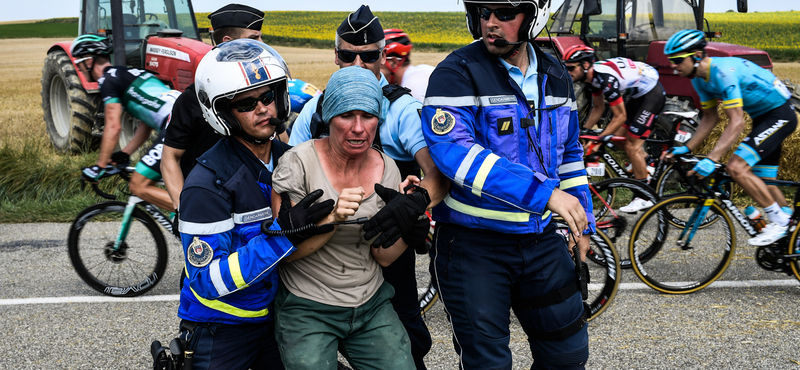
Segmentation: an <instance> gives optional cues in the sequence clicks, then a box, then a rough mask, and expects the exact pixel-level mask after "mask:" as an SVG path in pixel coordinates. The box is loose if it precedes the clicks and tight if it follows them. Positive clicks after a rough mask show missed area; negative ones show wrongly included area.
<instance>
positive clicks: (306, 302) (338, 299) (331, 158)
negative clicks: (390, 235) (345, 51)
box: [272, 67, 415, 370]
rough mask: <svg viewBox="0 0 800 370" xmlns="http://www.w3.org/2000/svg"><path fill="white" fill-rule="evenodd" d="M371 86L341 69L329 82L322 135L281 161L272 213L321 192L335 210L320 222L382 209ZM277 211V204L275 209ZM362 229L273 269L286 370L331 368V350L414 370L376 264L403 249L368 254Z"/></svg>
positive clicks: (319, 242)
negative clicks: (277, 272)
mask: <svg viewBox="0 0 800 370" xmlns="http://www.w3.org/2000/svg"><path fill="white" fill-rule="evenodd" d="M388 105H389V101H388V100H387V99H386V98H384V96H383V93H382V91H381V88H380V85H379V83H378V80H377V79H375V76H374V75H373V74H372V73H370V72H369V71H367V70H365V69H362V68H358V67H348V68H343V69H340V70H338V71H336V72H335V73H334V74H333V75H332V76H331V79H330V81H329V82H328V86H327V88H326V90H325V99H324V101H323V105H322V119H323V121H324V122H325V123H326V124H328V125H329V128H330V137H327V138H322V139H318V140H312V141H307V142H304V143H302V144H300V145H298V146H297V147H295V148H293V149H292V150H290V151H288V152H287V153H286V154H284V156H283V157H282V158H281V161H280V162H279V164H278V167H277V168H276V169H275V173H274V174H273V177H272V181H273V192H274V193H273V205H272V206H273V209H276V210H277V209H280V207H281V203H284V202H291V204H295V203H296V202H299V201H300V200H301V199H303V197H305V196H306V195H307V194H308V193H310V192H312V191H314V190H316V189H322V190H323V191H324V196H323V197H322V198H320V199H319V200H318V201H317V202H322V201H325V200H326V199H334V200H336V207H335V209H334V211H333V212H332V213H331V214H330V215H329V216H328V218H327V219H325V220H322V221H321V222H320V223H319V224H323V223H330V222H341V221H345V220H357V219H359V218H369V217H372V216H373V215H375V214H376V213H377V212H378V210H379V209H380V208H382V207H384V206H385V202H384V201H383V200H382V199H381V198H382V197H380V196H379V194H378V193H376V192H375V191H373V189H376V188H377V189H380V190H381V191H383V189H382V188H381V187H380V186H377V185H376V184H380V185H382V186H383V187H385V188H389V189H391V188H396V187H397V186H398V184H400V181H401V178H400V172H399V170H398V169H397V166H396V165H395V163H394V161H393V160H392V159H391V158H389V157H387V156H386V155H384V154H383V153H381V152H379V151H377V150H375V149H373V148H371V144H372V142H373V140H374V138H375V135H376V132H377V130H378V126H379V124H380V121H381V120H382V117H385V112H386V110H387V109H388ZM284 207H285V205H284ZM370 244H371V240H367V239H365V238H364V231H363V230H362V229H361V225H358V224H355V225H353V224H350V225H338V226H336V229H335V230H334V231H333V232H330V233H327V234H323V235H318V236H315V237H312V238H310V239H308V240H307V241H305V242H303V243H301V244H300V245H297V246H296V247H297V251H296V252H294V253H293V254H291V255H290V256H289V257H287V258H286V259H284V262H283V263H282V264H281V266H280V278H281V279H280V280H281V286H280V288H279V290H278V295H277V297H276V299H275V309H276V319H275V321H276V339H277V341H278V344H279V346H280V350H281V358H282V359H283V362H284V365H285V366H286V368H287V369H289V370H293V369H313V370H317V369H326V368H327V369H336V366H337V365H336V364H337V361H336V357H337V355H336V352H337V349H338V350H339V351H340V352H341V353H342V354H343V355H344V356H345V357H346V358H347V359H348V361H349V362H350V363H351V364H352V365H353V366H355V367H356V368H358V369H414V368H415V367H414V362H413V359H412V357H411V348H410V343H409V339H408V336H407V334H406V331H405V329H404V328H403V326H402V324H401V322H400V320H399V318H398V316H397V314H396V313H395V311H394V310H393V309H392V306H391V304H390V302H389V299H390V298H392V296H393V295H394V289H393V288H392V286H391V285H389V284H388V283H386V282H384V280H383V276H382V275H381V269H380V266H388V265H389V264H391V263H392V262H393V261H394V260H395V259H396V258H397V257H398V256H400V254H402V252H403V251H404V250H405V249H406V247H407V244H406V242H405V241H403V239H400V240H398V241H397V242H396V243H395V244H394V245H392V246H390V247H388V248H371V247H370Z"/></svg>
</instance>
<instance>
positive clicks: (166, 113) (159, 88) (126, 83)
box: [70, 34, 181, 209]
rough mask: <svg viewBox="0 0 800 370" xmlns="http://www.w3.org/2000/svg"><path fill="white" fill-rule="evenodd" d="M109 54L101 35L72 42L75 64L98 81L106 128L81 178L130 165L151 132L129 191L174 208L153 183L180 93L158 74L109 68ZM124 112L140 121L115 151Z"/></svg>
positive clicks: (93, 177)
mask: <svg viewBox="0 0 800 370" xmlns="http://www.w3.org/2000/svg"><path fill="white" fill-rule="evenodd" d="M112 52H113V47H112V45H111V41H110V40H109V39H108V38H107V37H105V36H99V35H92V34H87V35H81V36H78V38H76V39H75V41H73V42H72V47H71V48H70V54H71V55H72V56H73V57H75V58H78V59H77V60H76V61H75V65H76V66H78V70H80V72H81V73H82V74H83V75H84V76H86V78H87V79H88V80H89V81H96V82H97V83H98V84H99V85H100V97H101V98H102V100H103V104H104V112H105V126H104V129H103V139H102V141H101V142H100V155H99V156H98V158H97V163H96V164H95V165H94V166H91V167H84V168H83V171H82V176H83V177H84V178H86V179H87V180H89V181H97V180H98V179H99V178H100V177H101V176H102V175H103V174H104V173H105V167H106V166H107V165H108V164H109V163H110V162H113V163H117V164H122V163H128V162H130V154H131V153H133V152H134V151H136V150H137V149H139V147H140V146H141V145H142V144H143V143H144V142H145V141H146V140H147V138H148V137H149V136H150V132H152V130H156V131H157V132H159V133H160V134H159V137H158V138H157V139H156V140H155V141H154V142H153V145H152V146H151V147H150V148H149V149H148V150H147V152H146V153H145V155H144V156H143V157H142V159H141V160H140V161H139V163H137V164H136V172H135V173H134V174H133V176H132V177H131V181H130V190H131V193H133V194H136V196H138V197H140V198H142V199H143V200H145V201H147V202H149V203H152V204H155V205H157V206H159V207H161V208H164V209H173V208H172V202H170V199H169V195H168V194H167V192H166V191H165V190H164V189H161V188H158V187H156V186H155V184H156V182H157V181H159V180H160V179H161V169H160V162H161V148H162V146H163V144H162V142H163V140H164V129H165V128H166V127H167V125H168V124H169V117H170V113H171V112H172V105H173V104H174V103H175V99H177V98H178V96H180V94H181V93H180V92H179V91H176V90H171V89H170V88H168V87H167V86H166V85H164V83H162V82H161V81H160V80H159V79H158V78H157V77H156V76H154V75H153V74H152V73H150V72H147V71H145V70H141V69H136V68H128V67H124V66H112V65H111V59H110V56H111V54H112ZM123 110H124V111H127V112H128V113H130V114H131V115H132V116H133V117H135V118H137V119H139V120H140V121H142V122H143V123H144V125H142V126H139V128H138V129H137V130H136V133H135V134H134V137H133V139H131V141H130V142H128V144H127V145H125V147H124V148H122V150H121V151H118V152H114V153H112V152H113V151H114V147H116V146H117V141H118V140H119V134H120V131H122V112H123Z"/></svg>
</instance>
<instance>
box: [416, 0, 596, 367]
mask: <svg viewBox="0 0 800 370" xmlns="http://www.w3.org/2000/svg"><path fill="white" fill-rule="evenodd" d="M464 6H465V9H466V15H467V24H468V27H469V30H470V32H471V33H472V36H473V37H474V38H475V39H479V40H478V41H477V42H474V43H472V44H470V45H468V46H465V47H463V48H461V49H459V50H456V51H454V52H453V53H451V54H450V55H449V56H448V57H447V58H446V59H445V60H444V61H442V62H441V63H439V65H438V66H437V67H436V69H435V70H434V72H433V74H432V75H431V80H430V83H429V84H428V91H427V93H426V95H425V106H424V107H423V110H422V123H423V125H422V129H423V133H424V135H425V139H426V141H427V142H428V147H429V148H430V153H431V157H432V158H433V160H434V162H435V163H436V166H437V167H439V169H440V170H441V171H442V172H443V173H444V174H445V176H447V177H448V178H450V179H452V186H451V188H450V192H449V194H448V195H447V197H445V199H444V201H443V202H442V203H440V204H439V205H438V206H437V207H435V208H434V209H433V217H434V220H435V221H436V222H437V224H436V235H435V236H434V238H435V239H436V243H435V245H434V249H433V250H432V251H431V259H432V260H433V265H432V267H431V270H432V271H431V276H433V277H434V280H435V283H436V284H437V285H438V288H439V291H440V292H441V301H442V303H443V304H444V306H445V309H446V310H447V312H448V314H449V318H450V320H451V324H452V329H453V337H454V340H453V343H454V346H455V349H456V352H458V354H459V361H460V362H461V363H460V365H461V367H462V368H464V369H510V368H511V364H512V359H511V351H510V350H509V348H508V343H509V338H510V333H509V309H513V311H514V313H515V315H516V316H517V318H518V319H519V322H520V324H521V326H522V328H523V329H524V330H525V333H526V334H527V336H528V341H529V343H530V349H531V352H532V356H533V360H534V362H533V367H532V368H533V369H579V368H583V367H584V365H585V363H586V360H587V359H588V356H589V347H588V334H587V325H586V313H585V310H584V305H583V302H582V297H581V293H580V290H581V287H580V286H579V285H578V282H579V279H578V274H576V272H575V270H576V269H575V265H574V264H573V262H572V259H571V257H570V253H569V250H568V248H567V244H566V243H565V240H564V239H563V238H562V237H561V236H559V235H558V234H556V232H555V229H556V227H555V225H554V223H552V222H550V221H551V217H552V214H553V213H558V214H559V215H560V216H561V217H563V218H564V220H565V221H566V222H567V224H569V227H570V231H571V232H570V233H569V234H570V235H568V237H569V239H570V241H572V240H577V241H578V243H579V244H580V247H581V248H580V253H581V257H582V258H583V254H584V253H585V251H586V250H588V235H583V236H582V234H584V233H589V232H591V230H593V224H594V219H593V216H592V206H591V202H590V197H589V192H588V186H587V177H586V171H585V170H584V166H583V150H582V148H581V145H580V143H579V142H578V135H579V131H580V127H579V124H578V116H577V110H576V105H575V101H574V100H575V97H574V93H573V91H572V88H571V86H572V81H571V79H570V75H569V74H568V73H567V71H566V69H565V68H564V67H563V65H562V64H561V63H560V62H559V61H558V60H556V59H554V58H553V57H551V56H550V55H548V54H546V53H544V52H542V51H541V49H539V47H537V46H536V45H535V44H534V43H532V42H530V40H532V39H533V38H535V37H536V36H537V35H538V34H539V32H540V31H541V30H542V29H543V28H544V26H545V23H546V22H547V17H548V16H549V14H550V1H549V0H545V1H538V0H537V1H514V2H511V1H506V0H495V1H491V0H479V1H475V0H466V1H464ZM481 38H482V39H481ZM573 238H574V239H573Z"/></svg>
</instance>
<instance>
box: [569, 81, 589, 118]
mask: <svg viewBox="0 0 800 370" xmlns="http://www.w3.org/2000/svg"><path fill="white" fill-rule="evenodd" d="M572 88H573V90H574V91H575V105H577V106H578V122H580V125H581V127H583V124H584V123H586V119H587V118H589V112H591V111H592V94H591V93H590V92H589V89H588V88H587V87H586V84H585V83H583V82H573V83H572Z"/></svg>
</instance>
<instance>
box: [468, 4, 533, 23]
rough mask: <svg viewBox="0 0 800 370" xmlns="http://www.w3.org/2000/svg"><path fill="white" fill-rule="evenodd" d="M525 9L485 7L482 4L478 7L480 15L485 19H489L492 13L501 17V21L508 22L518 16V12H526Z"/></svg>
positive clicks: (498, 17)
mask: <svg viewBox="0 0 800 370" xmlns="http://www.w3.org/2000/svg"><path fill="white" fill-rule="evenodd" d="M524 12H525V10H523V9H520V8H498V9H489V8H484V7H482V6H479V7H478V15H480V17H481V18H483V19H484V20H487V21H488V20H489V17H491V16H492V13H494V15H495V16H496V17H497V19H499V20H500V21H503V22H507V21H510V20H513V19H514V18H516V17H517V14H519V13H524Z"/></svg>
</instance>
